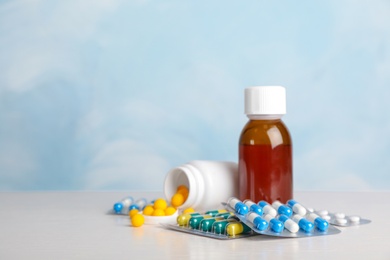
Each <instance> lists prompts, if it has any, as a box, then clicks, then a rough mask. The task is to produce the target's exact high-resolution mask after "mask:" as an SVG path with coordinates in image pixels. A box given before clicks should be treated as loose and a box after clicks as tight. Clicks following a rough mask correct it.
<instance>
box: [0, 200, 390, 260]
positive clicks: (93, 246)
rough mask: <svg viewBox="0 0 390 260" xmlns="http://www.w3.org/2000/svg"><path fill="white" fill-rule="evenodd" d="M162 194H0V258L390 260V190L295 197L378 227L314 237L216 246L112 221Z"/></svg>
mask: <svg viewBox="0 0 390 260" xmlns="http://www.w3.org/2000/svg"><path fill="white" fill-rule="evenodd" d="M128 195H131V196H133V197H136V198H140V197H146V198H148V199H155V198H158V197H160V196H161V195H162V193H161V192H127V193H126V192H1V193H0V259H29V260H32V259H275V258H284V259H328V260H329V259H370V260H372V259H390V223H389V216H390V209H389V201H390V192H364V193H363V192H361V193H357V192H296V193H295V199H296V200H297V201H299V202H300V203H301V204H303V205H305V206H307V207H314V208H316V209H328V210H330V211H334V212H344V213H346V214H348V215H352V214H353V215H360V216H362V217H364V218H368V219H371V220H372V223H370V224H367V225H361V226H356V227H348V228H340V229H341V230H342V232H341V233H340V234H337V235H329V236H321V237H307V238H298V239H297V238H288V239H286V238H273V237H267V236H254V237H250V238H242V239H234V240H217V239H211V238H204V237H200V236H195V235H190V234H186V233H181V232H176V231H172V230H167V229H164V228H162V227H160V226H152V225H144V226H142V227H140V228H134V227H130V225H129V219H128V218H127V217H124V216H117V215H109V214H107V211H108V210H109V209H110V208H111V207H112V205H113V203H114V202H115V201H117V200H120V199H121V198H122V197H124V196H128Z"/></svg>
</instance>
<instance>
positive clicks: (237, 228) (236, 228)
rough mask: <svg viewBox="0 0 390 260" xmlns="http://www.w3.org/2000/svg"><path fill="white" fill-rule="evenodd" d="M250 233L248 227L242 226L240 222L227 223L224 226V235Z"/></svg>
mask: <svg viewBox="0 0 390 260" xmlns="http://www.w3.org/2000/svg"><path fill="white" fill-rule="evenodd" d="M250 231H251V229H250V227H248V226H247V225H245V224H243V223H241V222H238V223H229V224H228V225H227V226H226V233H227V234H228V235H229V236H236V235H239V234H242V233H247V232H250Z"/></svg>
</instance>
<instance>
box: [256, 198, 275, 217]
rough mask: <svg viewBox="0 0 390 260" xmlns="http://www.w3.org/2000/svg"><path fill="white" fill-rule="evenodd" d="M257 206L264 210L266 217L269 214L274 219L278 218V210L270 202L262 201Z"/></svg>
mask: <svg viewBox="0 0 390 260" xmlns="http://www.w3.org/2000/svg"><path fill="white" fill-rule="evenodd" d="M257 204H258V205H259V206H260V207H261V208H262V210H263V214H264V215H265V214H269V215H271V216H272V217H276V215H278V213H277V212H276V210H275V209H274V208H273V207H272V206H271V205H270V204H269V203H268V202H266V201H264V200H261V201H259V203H257Z"/></svg>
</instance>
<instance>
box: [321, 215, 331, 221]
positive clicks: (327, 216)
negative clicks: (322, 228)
mask: <svg viewBox="0 0 390 260" xmlns="http://www.w3.org/2000/svg"><path fill="white" fill-rule="evenodd" d="M322 218H323V219H325V220H326V221H329V220H330V216H329V215H326V216H322Z"/></svg>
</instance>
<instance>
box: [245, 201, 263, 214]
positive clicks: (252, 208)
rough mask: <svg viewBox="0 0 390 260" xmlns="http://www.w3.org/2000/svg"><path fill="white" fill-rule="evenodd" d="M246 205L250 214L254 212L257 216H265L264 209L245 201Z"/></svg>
mask: <svg viewBox="0 0 390 260" xmlns="http://www.w3.org/2000/svg"><path fill="white" fill-rule="evenodd" d="M244 204H245V205H246V206H247V207H248V208H249V211H250V212H254V213H256V214H257V215H260V216H261V215H263V209H262V208H261V207H260V206H259V205H257V204H256V203H254V202H253V201H251V200H245V201H244Z"/></svg>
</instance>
